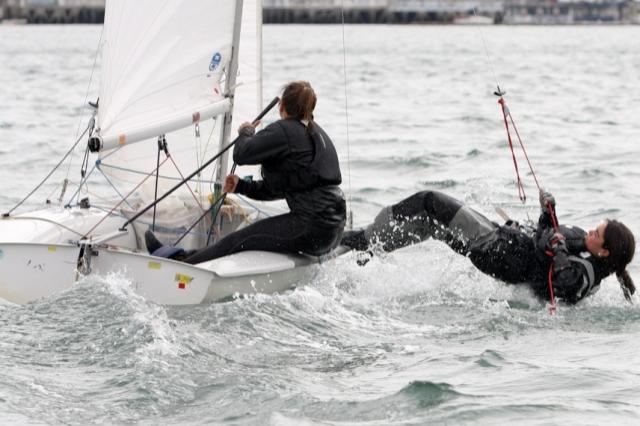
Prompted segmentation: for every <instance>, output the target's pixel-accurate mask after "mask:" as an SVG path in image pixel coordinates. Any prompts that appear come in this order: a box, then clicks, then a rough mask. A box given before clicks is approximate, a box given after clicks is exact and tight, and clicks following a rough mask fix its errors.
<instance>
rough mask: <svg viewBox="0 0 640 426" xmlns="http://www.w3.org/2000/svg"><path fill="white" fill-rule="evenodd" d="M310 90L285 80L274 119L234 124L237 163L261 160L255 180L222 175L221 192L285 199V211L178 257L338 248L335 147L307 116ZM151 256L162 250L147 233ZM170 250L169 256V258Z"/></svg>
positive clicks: (312, 99) (190, 259) (340, 207)
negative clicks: (263, 123) (258, 124)
mask: <svg viewBox="0 0 640 426" xmlns="http://www.w3.org/2000/svg"><path fill="white" fill-rule="evenodd" d="M315 106H316V94H315V92H314V90H313V88H312V87H311V85H310V84H309V83H308V82H306V81H295V82H291V83H289V84H287V85H286V86H285V88H284V91H283V93H282V96H281V101H280V105H279V108H280V117H281V119H280V120H278V121H276V122H274V123H272V124H270V125H268V126H267V127H265V128H264V129H263V130H261V131H259V132H257V133H256V132H255V128H254V125H252V124H250V123H244V124H242V125H241V126H240V128H239V134H240V139H239V140H238V141H237V142H236V144H235V146H234V150H233V160H234V161H235V163H237V164H238V165H247V164H248V165H258V164H259V165H261V166H262V180H257V181H246V180H243V179H241V178H239V177H238V176H236V175H229V176H227V177H226V179H225V184H224V191H225V192H235V193H237V194H243V195H245V196H247V197H249V198H252V199H254V200H278V199H283V198H284V199H285V200H286V202H287V204H288V206H289V209H290V211H289V213H286V214H282V215H279V216H274V217H269V218H266V219H262V220H259V221H257V222H255V223H253V224H251V225H249V226H247V227H245V228H242V229H240V230H238V231H236V232H234V233H232V234H229V235H227V236H226V237H224V238H222V239H221V240H220V241H218V242H217V243H216V244H214V245H212V246H210V247H206V248H203V249H200V250H196V251H195V252H191V253H186V254H183V255H182V257H183V260H184V261H185V262H187V263H191V264H196V263H202V262H205V261H208V260H211V259H216V258H219V257H222V256H226V255H229V254H232V253H236V252H240V251H245V250H265V251H274V252H281V253H305V254H310V255H315V256H319V255H323V254H326V253H328V252H330V251H331V250H332V249H333V248H334V247H336V246H337V244H338V242H339V241H340V238H341V236H342V231H343V229H344V225H345V220H346V205H345V201H344V195H343V193H342V191H341V190H340V188H339V186H338V185H340V183H341V182H342V177H341V174H340V165H339V163H338V156H337V153H336V149H335V147H334V145H333V143H332V142H331V139H330V138H329V136H328V135H327V134H326V133H325V131H324V130H323V129H322V128H321V127H320V126H319V125H318V124H317V123H316V122H315V121H314V120H313V110H314V108H315ZM145 237H146V243H147V248H148V250H149V252H150V253H152V254H158V255H162V254H161V252H162V250H161V249H162V247H161V245H162V244H161V243H160V242H159V241H158V240H157V239H156V238H155V237H154V235H153V234H152V233H151V232H150V231H147V233H146V235H145ZM175 254H176V253H175V251H172V256H171V257H175Z"/></svg>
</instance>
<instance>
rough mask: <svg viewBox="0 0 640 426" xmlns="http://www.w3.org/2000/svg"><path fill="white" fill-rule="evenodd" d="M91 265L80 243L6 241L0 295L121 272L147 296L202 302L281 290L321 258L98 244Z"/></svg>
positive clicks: (31, 296) (21, 297)
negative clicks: (185, 257)
mask: <svg viewBox="0 0 640 426" xmlns="http://www.w3.org/2000/svg"><path fill="white" fill-rule="evenodd" d="M92 253H93V254H92V255H91V262H90V269H89V270H88V271H87V272H88V273H87V274H86V275H81V274H79V273H78V272H77V271H78V259H79V256H80V247H78V246H74V245H64V244H51V245H47V244H33V243H2V244H0V297H1V298H2V299H5V300H6V301H9V302H12V303H17V304H25V303H29V302H32V301H34V300H37V299H40V298H43V297H50V296H53V295H55V294H57V293H60V292H62V291H64V290H67V289H69V288H70V287H71V286H72V285H73V284H74V283H75V282H76V281H77V280H78V279H80V278H83V277H86V276H91V275H100V276H105V275H108V274H109V273H118V274H121V275H123V276H124V277H126V278H127V279H129V280H130V281H131V285H132V287H133V289H134V290H135V291H136V292H137V293H138V294H140V295H142V296H143V297H145V298H146V299H148V300H150V301H153V302H155V303H158V304H163V305H196V304H201V303H208V302H217V301H221V300H225V299H228V298H231V297H233V296H235V295H242V294H252V293H268V294H269V293H276V292H281V291H285V290H287V289H290V288H292V287H295V286H296V285H298V284H300V283H306V282H308V281H309V280H310V279H311V278H312V276H313V274H314V273H315V270H316V266H317V263H318V258H316V257H310V256H304V255H291V254H282V253H272V252H263V251H246V252H240V253H236V254H232V255H229V256H225V257H223V258H220V259H215V260H212V261H208V262H204V263H202V264H199V265H190V264H187V263H183V262H177V261H174V260H171V259H165V258H160V257H155V256H151V255H148V254H142V253H135V252H132V251H128V250H124V249H117V248H108V247H102V248H98V249H92Z"/></svg>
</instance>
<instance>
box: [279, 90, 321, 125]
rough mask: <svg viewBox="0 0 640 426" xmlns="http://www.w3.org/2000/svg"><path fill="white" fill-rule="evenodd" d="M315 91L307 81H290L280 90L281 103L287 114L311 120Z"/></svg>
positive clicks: (298, 118)
mask: <svg viewBox="0 0 640 426" xmlns="http://www.w3.org/2000/svg"><path fill="white" fill-rule="evenodd" d="M316 100H317V98H316V93H315V92H314V91H313V88H312V87H311V85H310V84H309V82H308V81H292V82H291V83H289V84H287V85H286V86H285V87H284V90H283V91H282V105H283V106H284V110H285V111H286V113H287V115H288V116H290V117H291V118H295V119H296V120H308V121H309V122H312V121H313V110H314V109H315V107H316Z"/></svg>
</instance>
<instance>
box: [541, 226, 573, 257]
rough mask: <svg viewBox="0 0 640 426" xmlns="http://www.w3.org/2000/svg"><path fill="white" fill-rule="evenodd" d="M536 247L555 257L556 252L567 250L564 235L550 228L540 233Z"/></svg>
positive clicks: (565, 251)
mask: <svg viewBox="0 0 640 426" xmlns="http://www.w3.org/2000/svg"><path fill="white" fill-rule="evenodd" d="M538 248H539V249H540V250H542V251H543V252H544V253H545V254H546V255H547V256H549V257H555V256H556V255H557V254H558V253H567V252H568V250H567V243H566V242H565V237H564V235H562V234H561V233H560V232H557V231H555V230H553V229H551V228H549V229H546V230H545V231H544V232H543V233H542V235H540V239H539V240H538Z"/></svg>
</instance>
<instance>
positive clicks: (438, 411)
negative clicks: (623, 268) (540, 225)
mask: <svg viewBox="0 0 640 426" xmlns="http://www.w3.org/2000/svg"><path fill="white" fill-rule="evenodd" d="M99 38H100V27H99V26H37V27H35V26H33V27H32V26H21V27H8V26H2V27H0V141H1V143H0V181H1V182H2V190H1V191H0V206H1V207H2V209H3V211H4V210H6V209H8V208H10V207H11V206H12V205H14V204H15V203H16V202H17V201H19V200H20V199H21V197H22V196H24V195H25V194H26V193H28V191H29V190H31V188H32V187H33V186H34V185H35V184H37V183H38V182H39V180H40V179H41V178H42V177H43V176H44V175H45V174H46V173H47V172H48V170H50V168H51V167H53V166H54V165H55V164H56V163H57V161H58V160H59V159H60V158H61V156H62V155H63V154H64V153H65V152H66V150H67V149H68V148H69V147H70V146H71V145H72V144H73V142H74V140H75V138H76V135H77V134H78V129H82V128H83V127H82V126H84V125H85V123H86V110H85V109H84V108H83V103H84V102H85V99H90V100H92V99H95V98H96V97H97V90H98V89H97V80H98V79H99V73H98V71H97V70H96V72H95V73H94V74H93V77H91V76H92V68H93V64H94V60H95V52H96V47H97V44H98V40H99ZM343 40H344V42H343ZM638 40H640V27H632V26H581V27H481V28H480V27H464V28H463V27H450V26H436V27H427V26H347V27H344V28H343V27H341V26H294V25H290V26H266V27H265V28H264V55H263V61H264V75H263V78H264V97H265V99H267V100H268V99H270V98H271V97H272V96H273V95H275V94H277V93H278V91H279V89H280V88H281V86H282V84H283V83H285V82H287V81H289V80H293V79H303V80H309V81H310V82H311V83H312V85H313V86H314V88H315V89H316V92H317V94H318V97H319V100H318V106H317V109H316V114H315V116H316V120H317V122H318V123H320V124H321V125H322V126H323V127H324V128H325V129H326V130H327V132H328V133H329V134H330V135H331V137H332V138H333V139H334V141H335V143H336V145H337V147H338V150H339V154H340V158H341V162H342V172H343V177H344V183H343V185H342V187H343V189H344V190H345V192H346V193H347V196H348V199H349V202H350V206H351V207H352V209H353V211H354V217H355V219H354V222H355V226H361V225H365V224H366V223H367V222H369V221H370V220H371V219H372V218H373V217H374V215H375V214H376V212H377V211H378V210H379V209H380V208H381V207H382V206H385V205H388V204H390V203H393V202H396V201H399V200H401V199H402V198H404V197H406V196H409V195H410V194H412V193H414V192H416V191H421V190H429V189H433V190H441V191H445V192H447V193H448V194H451V195H453V196H455V197H457V198H459V199H461V200H463V201H465V202H466V203H468V204H469V205H471V206H472V207H474V208H476V209H477V210H479V211H481V212H483V213H484V214H486V215H488V216H489V217H491V218H494V219H496V220H497V219H498V218H497V216H496V214H495V212H494V207H495V206H500V207H502V208H503V209H504V210H506V211H507V213H508V214H510V215H511V216H512V217H514V218H517V219H521V220H526V219H527V218H532V219H535V218H536V217H537V200H536V198H537V197H536V192H537V189H536V187H535V184H534V182H533V177H532V174H531V172H530V171H529V168H528V166H527V165H526V162H525V160H524V159H523V158H522V156H521V155H520V156H519V158H520V161H519V165H520V173H521V175H522V178H523V180H524V183H525V189H526V194H527V196H528V201H527V203H526V204H524V205H523V204H521V203H520V201H519V199H518V195H517V190H516V186H515V173H514V169H513V163H512V159H511V154H510V152H509V150H508V145H507V141H506V133H505V129H504V123H503V117H502V113H501V112H500V109H499V105H498V104H497V98H496V97H495V96H494V95H493V92H494V91H495V90H496V85H497V84H499V85H500V88H501V89H502V90H504V91H506V93H507V94H506V96H505V98H506V100H507V103H508V105H509V107H510V110H511V113H512V115H513V117H514V119H515V122H516V125H517V129H518V131H519V134H520V136H521V137H522V139H523V142H524V145H525V148H526V149H527V152H528V154H529V158H530V160H531V163H532V165H533V168H534V171H535V173H536V176H537V178H538V179H539V181H540V183H541V185H542V186H544V187H545V188H547V189H548V190H550V191H551V192H553V194H554V195H555V197H556V200H557V211H558V215H559V219H560V222H561V223H565V224H574V225H579V226H582V227H585V228H590V227H594V226H596V225H597V224H598V223H599V221H600V220H602V219H604V218H616V219H620V220H622V221H623V222H625V223H626V224H628V225H629V226H630V228H631V229H632V230H634V231H635V232H636V233H637V234H638V233H639V232H640V189H638V188H639V187H638V179H639V177H640V171H639V170H638V165H639V164H640V156H639V150H640V148H639V143H638V142H639V137H640V84H639V83H638V82H639V81H640V44H639V43H638ZM485 46H486V48H485ZM98 63H99V59H98ZM90 78H91V80H92V81H91V83H90ZM83 117H84V118H83ZM248 118H249V117H248ZM83 120H84V121H83ZM514 142H515V143H516V144H517V140H514ZM80 160H81V152H80V151H79V152H78V153H76V155H75V157H74V161H73V163H72V165H71V166H70V167H69V166H67V165H66V164H65V167H67V168H68V170H69V176H71V177H72V179H75V180H77V179H78V173H79V165H80ZM56 191H58V192H56ZM58 193H59V181H58V182H55V185H53V186H45V188H44V189H43V190H42V191H41V192H40V193H38V194H37V195H36V197H35V198H34V199H33V200H30V201H29V203H28V206H29V207H37V205H38V204H40V203H42V202H43V201H44V200H45V199H46V198H47V197H53V198H55V197H56V196H57V195H58ZM638 235H640V234H638ZM629 270H630V272H631V275H632V276H634V275H635V276H636V278H637V279H638V280H640V278H639V277H640V268H639V267H638V266H637V263H635V264H632V265H631V266H630V268H629ZM635 301H636V304H634V305H630V304H628V303H626V302H625V300H624V298H623V296H622V292H621V291H620V289H619V286H618V284H617V282H616V281H615V278H609V279H607V280H605V281H604V282H603V285H602V289H601V290H600V292H599V293H597V294H596V295H594V296H593V297H590V298H589V299H588V300H585V301H583V302H582V303H580V304H579V305H577V306H567V305H563V304H561V305H560V306H559V309H558V314H557V315H555V316H550V315H549V313H548V311H547V305H546V304H545V303H543V302H541V301H539V300H537V299H536V298H534V297H533V296H532V295H531V293H529V292H528V291H527V290H526V289H525V288H522V287H518V286H506V285H504V284H502V283H500V282H498V281H496V280H494V279H492V278H490V277H487V276H485V275H483V274H481V273H479V272H478V271H477V270H476V269H475V268H474V267H473V266H472V265H471V263H470V262H469V261H468V260H467V259H465V258H463V257H459V256H457V255H456V254H454V253H452V252H451V251H450V250H449V249H448V248H447V247H446V246H444V245H443V244H441V243H438V242H426V243H423V244H420V245H416V246H413V247H410V248H408V249H404V250H401V251H398V252H396V253H392V254H388V255H385V256H380V257H376V258H374V259H373V260H371V261H370V262H369V263H368V264H367V265H366V266H365V267H359V266H358V265H357V264H356V262H355V259H354V257H353V256H351V255H348V256H346V257H345V258H342V259H339V260H337V261H334V262H329V263H326V264H324V265H323V266H322V267H321V268H320V271H319V273H318V274H317V276H316V277H315V278H314V279H313V280H312V281H310V282H305V283H300V286H298V287H297V288H296V289H295V290H291V291H288V292H285V293H282V294H278V295H256V296H249V297H239V298H236V299H234V300H232V301H229V302H226V303H215V304H209V305H202V306H195V307H165V306H158V305H155V304H153V303H151V302H149V301H147V300H145V299H144V298H142V297H140V296H138V295H136V294H135V293H134V292H133V291H132V290H131V288H130V286H129V283H128V282H127V280H126V278H124V277H123V276H119V275H110V276H104V277H92V278H89V279H86V280H85V281H82V282H80V283H79V284H78V285H76V286H75V287H73V288H72V289H71V290H69V291H67V292H65V293H61V294H58V295H55V296H53V297H50V298H48V299H44V300H40V301H36V302H34V303H30V304H28V305H26V306H13V305H8V304H4V305H0V421H1V423H3V424H82V425H84V424H93V423H102V424H124V423H127V424H128V423H139V424H251V425H263V424H267V425H422V424H510V423H515V422H517V423H519V424H528V425H537V424H545V425H546V424H562V425H568V424H580V425H583V424H604V423H611V424H637V423H638V422H640V395H639V393H640V355H639V354H638V349H637V348H638V341H639V340H640V307H638V304H637V303H638V302H639V299H638V298H637V297H636V298H635Z"/></svg>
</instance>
